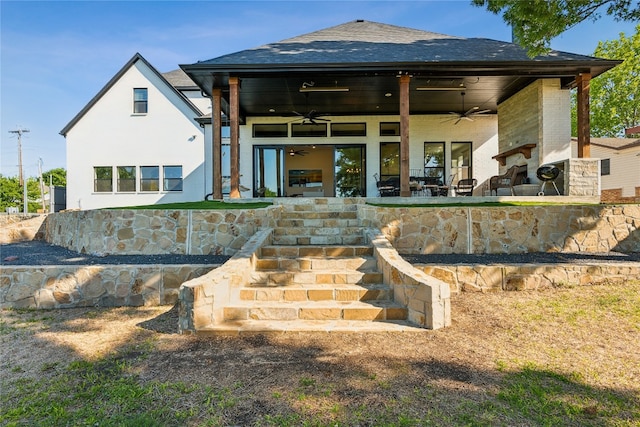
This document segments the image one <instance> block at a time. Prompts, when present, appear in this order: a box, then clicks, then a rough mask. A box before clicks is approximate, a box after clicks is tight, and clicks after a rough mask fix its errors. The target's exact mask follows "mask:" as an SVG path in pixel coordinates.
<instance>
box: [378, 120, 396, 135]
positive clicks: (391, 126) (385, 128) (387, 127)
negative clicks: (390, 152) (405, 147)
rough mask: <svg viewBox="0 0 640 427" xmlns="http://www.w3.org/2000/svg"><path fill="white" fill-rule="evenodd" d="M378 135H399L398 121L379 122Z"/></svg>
mask: <svg viewBox="0 0 640 427" xmlns="http://www.w3.org/2000/svg"><path fill="white" fill-rule="evenodd" d="M380 136H400V123H398V122H382V123H380Z"/></svg>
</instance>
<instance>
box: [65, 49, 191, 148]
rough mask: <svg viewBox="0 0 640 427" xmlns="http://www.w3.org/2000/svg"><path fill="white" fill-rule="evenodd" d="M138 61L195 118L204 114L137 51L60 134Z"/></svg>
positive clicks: (72, 125) (69, 128)
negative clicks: (179, 100)
mask: <svg viewBox="0 0 640 427" xmlns="http://www.w3.org/2000/svg"><path fill="white" fill-rule="evenodd" d="M138 61H142V62H143V63H144V64H145V65H146V66H147V67H148V68H149V69H150V70H151V71H152V72H153V73H155V74H156V75H157V76H158V78H160V80H161V81H162V82H164V83H165V84H166V85H167V86H168V87H169V88H171V90H172V91H173V92H174V93H175V94H176V95H178V96H179V97H180V98H181V99H182V100H183V101H184V102H185V103H186V104H187V105H188V106H189V108H191V109H192V110H193V112H194V118H195V117H199V116H200V115H202V112H201V111H200V110H199V109H198V107H196V106H195V105H194V104H193V103H192V102H191V101H189V99H187V97H186V96H184V95H183V94H182V93H181V92H180V91H179V90H178V89H177V88H176V87H175V86H173V85H172V84H171V83H169V81H167V79H166V78H165V77H163V75H162V74H161V73H160V72H159V71H158V70H156V69H155V67H153V65H151V64H150V63H149V62H148V61H147V60H146V59H144V58H143V57H142V55H140V54H139V53H136V54H135V55H133V57H132V58H131V59H130V60H129V61H127V63H126V64H124V66H123V67H122V68H121V69H120V71H118V72H117V73H116V74H115V76H113V77H112V78H111V80H109V82H107V84H106V85H104V87H103V88H102V89H100V91H99V92H98V93H97V94H96V96H94V97H93V98H92V99H91V100H90V101H89V102H88V103H87V105H85V106H84V108H83V109H82V110H80V112H79V113H78V114H76V116H75V117H74V118H73V119H71V121H70V122H69V123H67V125H66V126H65V127H64V128H63V129H62V130H61V131H60V135H62V136H66V135H67V133H68V132H69V131H70V130H71V129H72V128H73V127H74V126H75V125H76V123H78V122H79V121H80V119H81V118H82V117H84V115H85V114H87V112H88V111H89V110H90V109H91V108H92V107H93V106H94V105H95V104H96V103H97V102H98V101H99V100H100V99H101V98H102V97H103V96H104V95H105V94H106V93H107V92H108V91H109V90H110V89H111V88H112V87H113V86H114V85H115V84H116V83H117V82H118V80H120V78H121V77H122V76H123V75H124V74H125V73H126V72H127V71H128V70H129V69H130V68H131V67H133V65H134V64H135V63H136V62H138ZM191 86H193V82H192V83H191Z"/></svg>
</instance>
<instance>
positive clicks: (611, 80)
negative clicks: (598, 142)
mask: <svg viewBox="0 0 640 427" xmlns="http://www.w3.org/2000/svg"><path fill="white" fill-rule="evenodd" d="M593 55H594V56H597V57H599V58H606V59H622V60H624V62H623V63H622V64H620V65H618V66H617V67H615V68H613V69H611V70H609V71H607V72H606V73H604V74H602V75H600V76H598V77H596V78H595V79H593V80H592V81H591V89H590V96H591V103H590V109H591V115H590V121H591V136H596V137H615V136H622V135H624V130H625V129H627V128H631V127H633V126H637V125H638V124H640V25H637V26H636V32H635V34H633V35H631V37H626V36H625V34H624V33H620V38H619V39H618V40H609V41H604V42H602V41H601V42H599V43H598V47H596V50H595V51H594V53H593Z"/></svg>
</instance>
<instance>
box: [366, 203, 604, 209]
mask: <svg viewBox="0 0 640 427" xmlns="http://www.w3.org/2000/svg"><path fill="white" fill-rule="evenodd" d="M367 204H368V205H371V206H378V207H384V208H457V207H474V208H484V207H487V208H491V207H505V206H598V204H597V203H592V204H589V203H558V202H556V203H554V202H481V203H474V202H460V203H373V202H367Z"/></svg>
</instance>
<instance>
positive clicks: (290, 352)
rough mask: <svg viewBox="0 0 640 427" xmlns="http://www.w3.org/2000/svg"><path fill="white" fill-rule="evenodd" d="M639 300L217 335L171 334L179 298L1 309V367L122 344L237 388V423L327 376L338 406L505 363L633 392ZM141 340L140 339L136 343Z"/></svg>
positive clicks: (150, 370) (465, 377)
mask: <svg viewBox="0 0 640 427" xmlns="http://www.w3.org/2000/svg"><path fill="white" fill-rule="evenodd" d="M612 295H613V296H612ZM639 307H640V282H633V283H630V284H629V285H627V286H626V287H625V288H624V290H622V289H621V288H614V287H610V286H594V287H580V288H572V289H551V290H546V291H537V292H511V293H506V292H501V293H494V294H473V293H463V294H461V295H456V296H454V297H453V298H452V319H453V324H452V326H451V327H449V328H445V329H441V330H437V331H428V330H423V331H419V332H415V333H414V332H405V333H397V334H392V333H378V334H372V333H368V334H359V333H351V334H337V333H283V334H274V335H254V336H242V337H213V338H197V337H192V336H182V335H179V334H178V331H177V309H176V308H175V307H154V308H115V309H97V308H83V309H68V310H57V311H25V312H23V311H13V310H8V311H6V310H5V311H2V313H1V314H2V324H3V325H4V326H3V329H5V331H3V333H2V334H0V338H1V339H2V349H1V350H0V360H1V361H0V374H1V375H2V378H3V382H4V383H5V384H10V383H12V382H13V381H15V380H17V379H18V378H24V377H33V376H40V375H43V368H42V367H43V365H46V364H52V363H68V362H69V361H71V360H75V359H86V360H98V359H100V358H104V357H107V356H109V355H112V354H114V353H115V352H125V353H126V354H127V355H128V356H127V357H130V358H132V360H133V359H135V362H134V364H133V366H134V368H135V374H136V375H138V377H139V379H140V381H143V382H151V381H160V382H164V381H183V382H185V383H187V384H189V383H197V384H215V385H216V386H219V387H228V388H229V389H231V390H234V393H235V394H236V395H238V396H241V399H239V402H238V403H237V404H236V405H235V406H234V409H233V414H230V415H229V420H231V421H233V423H234V424H235V425H243V424H245V421H250V420H253V419H255V418H254V417H255V416H256V414H259V413H261V414H264V413H275V412H278V411H282V410H283V409H282V408H281V407H280V406H282V405H283V402H284V399H282V398H280V399H278V398H276V397H277V396H283V395H288V394H290V393H292V391H293V390H295V389H296V388H297V387H300V384H304V383H305V381H306V382H307V383H309V384H311V383H313V384H326V385H327V387H330V389H331V393H330V396H331V399H332V400H334V401H335V402H338V403H340V404H341V405H343V406H349V405H352V404H355V403H358V404H365V405H368V406H370V407H373V408H376V407H383V406H384V405H385V402H388V400H389V399H402V398H403V396H415V393H416V390H417V389H424V388H425V387H428V388H429V389H430V390H431V391H433V394H432V395H431V397H430V398H429V399H430V401H431V400H433V399H436V400H437V399H440V400H441V402H440V408H441V409H440V410H443V409H442V408H444V410H446V408H447V405H449V403H448V402H449V401H451V402H453V401H456V400H458V401H459V399H461V398H462V397H464V399H467V400H468V401H473V402H483V401H486V400H488V399H490V398H491V396H495V395H496V394H497V393H499V392H500V388H501V387H502V385H501V384H502V383H503V379H504V377H505V375H507V374H508V373H509V372H514V371H518V370H521V369H523V368H524V367H527V366H529V367H532V366H533V367H535V368H536V369H539V370H544V371H553V372H557V373H561V374H563V375H568V376H571V377H572V378H579V382H580V383H581V384H584V385H585V386H588V387H591V388H593V389H601V390H608V391H614V392H616V393H622V394H625V395H629V396H631V397H630V398H631V399H632V400H633V401H634V402H636V403H637V401H638V399H640V351H638V349H639V348H640V322H639V321H638V319H639V318H640V315H639V314H638V310H640V308H639ZM136 346H137V347H136ZM142 347H145V348H146V349H147V350H135V348H138V349H141V348H142ZM142 353H144V357H141V358H139V360H138V359H136V356H137V355H139V354H142ZM16 366H20V369H16ZM434 390H436V391H437V393H436V392H435V391H434ZM274 396H275V397H274ZM318 399H320V398H318ZM414 399H415V397H414ZM287 402H288V403H287V404H288V405H294V403H291V400H289V401H287ZM335 402H334V403H335ZM307 403H309V401H308V400H307ZM325 403H326V404H327V405H328V404H329V403H328V402H325ZM314 404H315V405H318V409H317V410H318V411H321V410H325V409H323V404H321V403H318V401H315V403H314ZM434 404H435V403H434ZM452 404H453V403H452ZM289 409H291V408H289ZM309 410H312V409H309ZM525 424H526V423H525ZM630 425H635V424H630Z"/></svg>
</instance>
